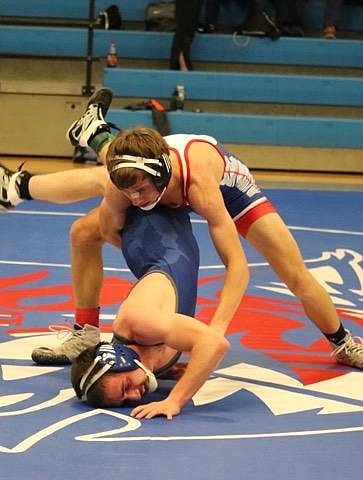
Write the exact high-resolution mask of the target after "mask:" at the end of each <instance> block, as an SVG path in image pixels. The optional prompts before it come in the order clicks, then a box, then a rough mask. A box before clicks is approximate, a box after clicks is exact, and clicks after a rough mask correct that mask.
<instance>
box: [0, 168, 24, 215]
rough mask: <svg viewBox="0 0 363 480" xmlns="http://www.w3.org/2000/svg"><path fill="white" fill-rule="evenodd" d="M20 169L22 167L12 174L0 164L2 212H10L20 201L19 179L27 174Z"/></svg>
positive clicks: (0, 202)
mask: <svg viewBox="0 0 363 480" xmlns="http://www.w3.org/2000/svg"><path fill="white" fill-rule="evenodd" d="M21 167H22V165H20V167H19V170H18V171H17V172H14V171H13V170H10V168H7V167H5V165H3V164H2V163H0V211H2V212H6V211H7V210H10V209H11V208H13V207H15V206H16V205H17V204H18V203H20V202H21V201H22V200H21V198H20V192H19V185H20V180H21V177H22V176H23V175H25V174H27V172H25V171H22V170H21ZM28 175H29V174H28Z"/></svg>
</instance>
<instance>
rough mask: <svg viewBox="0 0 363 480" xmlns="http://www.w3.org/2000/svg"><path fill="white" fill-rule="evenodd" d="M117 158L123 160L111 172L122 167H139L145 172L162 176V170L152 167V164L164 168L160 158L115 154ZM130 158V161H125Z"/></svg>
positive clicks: (154, 175)
mask: <svg viewBox="0 0 363 480" xmlns="http://www.w3.org/2000/svg"><path fill="white" fill-rule="evenodd" d="M164 156H167V155H165V154H164V155H163V160H164V165H165V158H164ZM113 158H114V159H115V160H122V161H121V162H120V163H117V164H116V165H115V166H114V167H113V168H112V170H111V171H110V173H113V172H115V171H116V170H119V169H120V168H138V169H139V170H144V172H147V173H149V174H150V175H152V176H153V177H161V172H158V171H157V170H155V168H152V165H156V166H158V167H159V168H163V167H164V165H163V163H162V162H161V160H160V159H159V158H144V157H135V156H134V155H115V156H114V157H113ZM124 160H128V161H126V162H125V161H124Z"/></svg>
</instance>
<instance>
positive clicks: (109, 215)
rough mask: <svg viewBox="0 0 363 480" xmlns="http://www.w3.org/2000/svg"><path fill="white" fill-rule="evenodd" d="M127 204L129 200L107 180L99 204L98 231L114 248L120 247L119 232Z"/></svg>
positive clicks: (122, 224)
mask: <svg viewBox="0 0 363 480" xmlns="http://www.w3.org/2000/svg"><path fill="white" fill-rule="evenodd" d="M129 206H130V202H129V201H128V200H127V198H126V197H125V196H124V195H123V194H122V192H120V190H118V189H117V188H116V187H115V186H114V185H113V184H112V182H111V181H108V183H107V185H106V189H105V196H104V198H103V200H102V203H101V206H100V216H99V221H100V231H101V235H102V237H103V239H104V240H105V241H106V242H108V243H110V244H111V245H114V246H115V247H116V248H121V237H120V232H121V231H122V229H123V227H124V224H125V217H126V210H127V208H128V207H129Z"/></svg>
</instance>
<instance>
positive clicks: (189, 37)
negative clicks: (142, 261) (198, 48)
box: [169, 0, 203, 71]
mask: <svg viewBox="0 0 363 480" xmlns="http://www.w3.org/2000/svg"><path fill="white" fill-rule="evenodd" d="M202 3H203V2H202V0H176V2H175V9H176V10H175V16H176V27H175V34H174V38H173V43H172V46H171V53H170V63H169V67H170V69H171V70H184V71H187V70H192V69H193V67H192V64H191V61H190V49H191V46H192V43H193V39H194V35H195V31H196V29H197V25H198V18H199V14H200V10H201V7H202Z"/></svg>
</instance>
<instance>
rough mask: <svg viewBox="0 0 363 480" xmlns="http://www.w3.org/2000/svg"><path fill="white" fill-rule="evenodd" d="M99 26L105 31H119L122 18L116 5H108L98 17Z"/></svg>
mask: <svg viewBox="0 0 363 480" xmlns="http://www.w3.org/2000/svg"><path fill="white" fill-rule="evenodd" d="M98 18H99V21H100V26H101V28H104V29H105V30H120V29H121V28H122V16H121V12H120V10H119V8H118V6H117V5H110V6H109V7H108V8H106V10H104V11H102V12H100V13H99V15H98Z"/></svg>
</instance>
